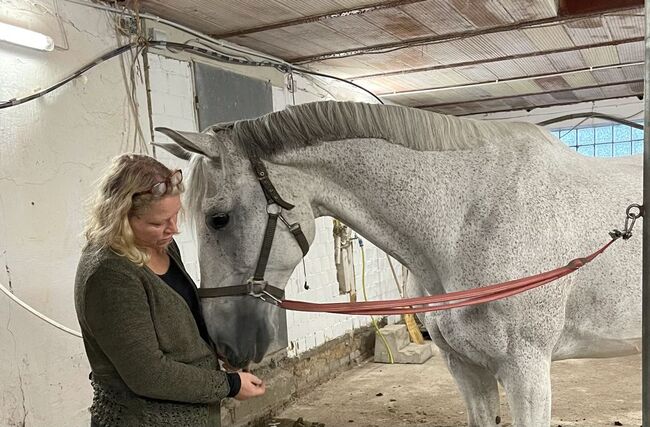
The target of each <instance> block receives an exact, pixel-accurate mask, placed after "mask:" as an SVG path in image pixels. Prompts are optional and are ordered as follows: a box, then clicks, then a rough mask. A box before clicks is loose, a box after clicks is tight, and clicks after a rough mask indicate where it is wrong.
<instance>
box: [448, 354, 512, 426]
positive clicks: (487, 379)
mask: <svg viewBox="0 0 650 427" xmlns="http://www.w3.org/2000/svg"><path fill="white" fill-rule="evenodd" d="M441 354H442V355H443V357H444V358H445V361H446V362H447V367H448V368H449V372H451V374H452V375H453V377H454V379H455V380H456V383H457V384H458V388H459V389H460V392H461V394H462V395H463V398H464V399H465V405H466V406H467V419H468V425H469V427H485V426H496V425H498V424H499V423H500V422H501V417H500V415H499V388H498V385H497V380H496V378H495V377H494V375H493V374H492V373H491V372H489V371H488V370H487V369H485V368H483V367H481V366H478V365H475V364H473V363H470V362H466V361H465V360H464V359H463V358H462V357H460V356H458V355H456V354H455V353H454V351H453V350H452V351H444V350H441Z"/></svg>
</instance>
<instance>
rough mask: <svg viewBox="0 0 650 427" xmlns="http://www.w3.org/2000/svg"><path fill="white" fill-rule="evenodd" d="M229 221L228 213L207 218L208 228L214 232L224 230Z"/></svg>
mask: <svg viewBox="0 0 650 427" xmlns="http://www.w3.org/2000/svg"><path fill="white" fill-rule="evenodd" d="M229 220H230V216H229V215H228V214H227V213H218V214H215V215H209V216H208V217H207V218H206V222H207V224H208V226H209V227H210V228H211V229H213V230H219V229H220V228H224V227H225V226H226V225H228V221H229Z"/></svg>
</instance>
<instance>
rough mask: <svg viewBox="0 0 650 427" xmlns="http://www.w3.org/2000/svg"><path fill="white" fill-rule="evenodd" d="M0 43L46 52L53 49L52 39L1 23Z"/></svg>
mask: <svg viewBox="0 0 650 427" xmlns="http://www.w3.org/2000/svg"><path fill="white" fill-rule="evenodd" d="M0 41H4V42H8V43H13V44H17V45H20V46H26V47H30V48H32V49H38V50H46V51H48V52H49V51H52V50H53V49H54V41H52V37H48V36H46V35H45V34H41V33H37V32H36V31H31V30H27V29H25V28H20V27H15V26H13V25H9V24H4V23H2V22H0Z"/></svg>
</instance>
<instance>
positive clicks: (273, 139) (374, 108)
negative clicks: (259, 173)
mask: <svg viewBox="0 0 650 427" xmlns="http://www.w3.org/2000/svg"><path fill="white" fill-rule="evenodd" d="M214 129H215V131H218V130H221V129H230V130H231V135H230V136H231V139H232V141H233V142H234V143H235V144H236V145H237V146H238V147H239V148H240V149H241V150H242V151H243V152H245V153H246V154H247V155H249V156H250V155H256V156H259V157H267V156H269V155H273V154H277V153H282V152H284V151H287V150H291V149H296V148H301V147H306V146H309V145H314V144H317V143H319V142H322V141H335V140H342V139H353V138H380V139H385V140H387V141H389V142H392V143H394V144H400V145H403V146H404V147H408V148H411V149H413V150H418V151H443V150H461V149H470V148H474V147H478V146H481V145H482V144H484V143H485V142H486V141H490V142H492V143H500V142H509V141H511V140H512V138H513V136H515V135H516V136H517V137H518V138H521V137H524V138H531V137H533V138H536V139H539V138H540V136H541V132H540V130H539V128H538V127H536V126H534V125H531V124H529V123H512V122H508V123H505V122H482V121H478V120H472V119H463V118H458V117H453V116H447V115H443V114H437V113H434V112H431V111H425V110H418V109H414V108H408V107H402V106H396V105H379V104H365V103H358V102H335V101H324V102H313V103H309V104H301V105H298V106H292V107H289V108H287V109H285V110H282V111H278V112H274V113H269V114H267V115H265V116H262V117H259V118H256V119H251V120H241V121H237V122H234V123H228V124H225V125H217V126H215V127H214ZM546 139H547V138H546ZM547 141H548V139H547Z"/></svg>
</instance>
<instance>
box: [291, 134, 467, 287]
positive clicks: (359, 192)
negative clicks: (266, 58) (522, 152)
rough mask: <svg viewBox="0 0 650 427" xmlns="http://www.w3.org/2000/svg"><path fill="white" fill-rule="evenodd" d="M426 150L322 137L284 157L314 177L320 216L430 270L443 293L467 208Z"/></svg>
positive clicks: (419, 271)
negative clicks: (335, 220)
mask: <svg viewBox="0 0 650 427" xmlns="http://www.w3.org/2000/svg"><path fill="white" fill-rule="evenodd" d="M424 156H425V154H424V153H423V152H415V151H412V150H408V149H405V148H403V147H401V146H396V145H393V144H389V143H387V142H385V141H382V140H368V139H366V140H351V141H338V142H331V143H324V144H321V145H318V146H315V147H310V148H306V149H302V150H300V151H298V152H295V153H292V154H290V155H286V156H283V158H282V159H281V162H282V163H285V164H287V165H290V166H291V167H292V168H295V169H296V170H298V171H299V172H298V173H301V174H305V175H306V176H305V177H304V178H305V179H304V180H300V182H308V183H309V184H308V187H309V191H310V193H311V196H310V197H311V202H312V207H313V209H314V211H315V212H316V213H317V215H318V216H323V215H330V216H333V217H336V218H338V219H340V220H342V221H343V222H344V223H346V224H347V225H349V226H350V227H352V228H353V229H354V230H356V231H357V232H359V233H360V234H361V235H363V236H364V237H366V238H367V239H368V240H370V241H371V242H372V243H374V244H375V245H376V246H378V247H380V248H381V249H383V250H384V251H386V252H387V253H388V254H390V255H391V256H393V257H395V258H396V259H398V260H399V261H400V262H401V263H402V264H404V265H405V266H407V267H408V268H409V269H410V270H411V271H412V272H413V273H414V274H415V276H416V277H419V278H422V277H423V276H426V277H427V279H426V280H427V281H430V282H431V286H429V287H428V288H429V290H430V291H432V290H433V291H438V292H439V291H441V289H439V288H437V287H436V286H433V284H434V283H436V282H438V280H437V279H436V276H437V275H438V274H439V273H444V271H441V269H444V268H445V263H446V262H448V261H449V259H448V258H449V255H448V254H449V250H450V245H452V244H454V243H455V242H453V241H452V240H453V237H454V229H457V228H458V227H460V226H461V222H462V218H463V216H464V213H463V211H462V210H463V206H462V205H460V206H459V195H458V194H457V193H458V192H459V191H460V188H457V187H453V185H452V184H450V183H447V182H446V181H445V180H441V179H440V177H439V176H438V177H437V178H436V177H435V176H436V175H437V174H438V173H440V172H441V171H440V170H437V171H436V170H432V168H436V167H437V166H436V160H435V153H429V154H428V155H426V156H427V161H426V162H425V163H423V162H422V158H423V157H424ZM440 162H441V163H443V161H442V160H440ZM440 167H442V165H440ZM442 173H443V175H442V176H444V173H445V171H442ZM457 179H458V178H457ZM296 181H298V180H296ZM455 185H460V183H458V182H456V183H455ZM460 197H462V195H461V196H460ZM434 208H435V211H433V209H434ZM450 239H452V240H450ZM434 266H435V267H434Z"/></svg>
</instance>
